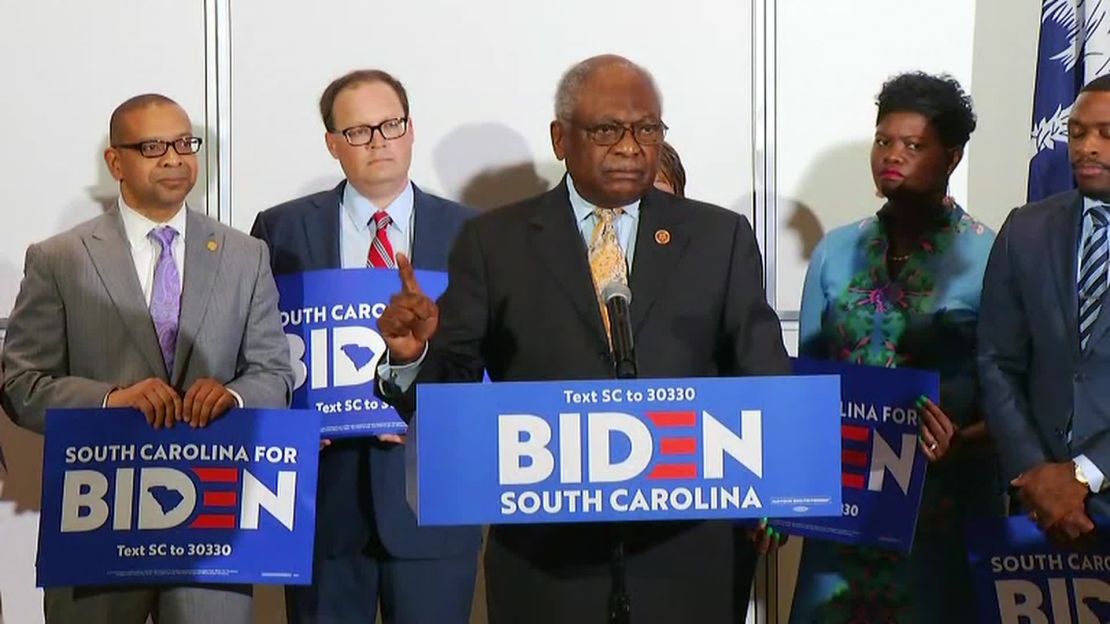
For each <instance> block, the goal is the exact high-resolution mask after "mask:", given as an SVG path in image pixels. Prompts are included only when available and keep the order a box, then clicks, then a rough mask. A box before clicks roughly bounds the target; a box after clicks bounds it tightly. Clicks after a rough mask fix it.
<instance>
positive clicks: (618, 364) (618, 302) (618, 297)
mask: <svg viewBox="0 0 1110 624" xmlns="http://www.w3.org/2000/svg"><path fill="white" fill-rule="evenodd" d="M601 298H602V300H603V301H604V302H605V310H606V311H607V312H608V313H609V335H610V336H611V342H612V347H613V369H614V371H615V372H616V375H617V379H635V378H636V377H637V376H638V371H637V366H636V347H635V345H633V343H632V316H631V309H632V291H631V290H629V289H628V286H625V285H624V284H622V283H620V282H616V281H613V282H609V283H608V284H606V285H605V287H604V288H602V289H601Z"/></svg>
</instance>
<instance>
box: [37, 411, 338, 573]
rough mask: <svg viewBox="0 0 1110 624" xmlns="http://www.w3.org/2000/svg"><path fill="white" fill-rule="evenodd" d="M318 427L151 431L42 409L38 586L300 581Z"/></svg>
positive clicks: (121, 419) (230, 419) (118, 416)
mask: <svg viewBox="0 0 1110 624" xmlns="http://www.w3.org/2000/svg"><path fill="white" fill-rule="evenodd" d="M319 427H320V420H319V416H318V415H317V414H316V413H314V412H309V411H292V410H242V409H236V410H232V411H230V412H228V413H227V414H226V415H224V417H223V418H220V419H218V420H216V421H215V422H213V423H211V424H210V425H209V426H208V427H206V428H204V429H194V428H191V427H189V426H187V425H178V426H176V427H174V428H172V429H163V430H158V431H156V430H154V429H153V428H152V427H151V426H150V425H148V424H147V422H146V420H145V419H144V418H143V415H142V414H141V413H139V412H138V411H136V410H130V409H110V410H51V411H50V412H48V414H47V419H46V443H45V448H44V453H43V456H44V457H43V494H42V501H43V507H42V518H41V521H40V524H39V532H40V535H39V559H38V583H39V585H40V586H42V587H56V586H68V585H73V586H81V585H110V584H120V583H181V582H202V583H282V584H306V583H308V582H310V581H311V578H312V543H313V539H312V538H313V529H314V528H315V507H314V503H315V500H316V496H315V492H316V469H317V457H318V455H319V440H320V433H319Z"/></svg>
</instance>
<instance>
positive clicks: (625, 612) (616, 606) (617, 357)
mask: <svg viewBox="0 0 1110 624" xmlns="http://www.w3.org/2000/svg"><path fill="white" fill-rule="evenodd" d="M622 320H623V321H624V322H627V317H626V318H625V319H622ZM622 346H624V347H631V345H630V344H629V345H622ZM621 350H622V351H630V349H621ZM613 368H614V373H615V374H616V378H617V379H636V378H637V377H638V376H639V374H638V371H637V366H636V360H635V356H634V355H633V354H632V353H629V352H625V353H622V354H618V353H617V349H614V351H613ZM611 530H612V538H613V552H612V556H611V558H610V567H609V573H610V578H611V581H612V587H611V588H610V591H609V624H632V600H631V599H630V598H629V596H628V583H627V578H628V577H627V574H626V571H625V558H624V540H623V539H622V538H621V535H620V525H619V524H617V525H614V526H613V527H612V529H611Z"/></svg>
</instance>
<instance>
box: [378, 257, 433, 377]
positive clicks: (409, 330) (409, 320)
mask: <svg viewBox="0 0 1110 624" xmlns="http://www.w3.org/2000/svg"><path fill="white" fill-rule="evenodd" d="M397 269H398V272H399V273H400V275H401V292H400V293H398V294H396V295H393V298H392V299H390V301H389V305H388V306H386V308H385V311H383V312H382V315H381V317H380V318H379V319H378V332H379V333H380V334H381V336H382V339H383V340H385V345H386V347H387V348H388V349H389V355H390V359H391V361H392V363H394V364H407V363H409V362H412V361H414V360H416V359H417V358H419V357H420V355H421V354H422V353H424V348H425V347H426V346H427V344H428V340H430V339H431V337H432V335H433V334H435V331H436V328H437V327H438V326H439V308H437V307H436V304H435V302H434V301H432V299H431V298H430V297H428V296H427V295H425V294H424V291H423V290H422V289H421V288H420V284H419V283H418V282H417V281H416V274H415V273H414V272H413V269H412V262H410V261H409V259H408V258H407V257H405V255H404V254H397Z"/></svg>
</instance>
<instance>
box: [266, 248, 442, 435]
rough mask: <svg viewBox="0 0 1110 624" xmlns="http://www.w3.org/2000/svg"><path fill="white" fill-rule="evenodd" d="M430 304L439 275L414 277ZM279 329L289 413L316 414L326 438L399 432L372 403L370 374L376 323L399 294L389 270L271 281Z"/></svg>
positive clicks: (401, 426)
mask: <svg viewBox="0 0 1110 624" xmlns="http://www.w3.org/2000/svg"><path fill="white" fill-rule="evenodd" d="M416 278H417V279H418V280H419V281H420V286H421V288H423V289H424V292H425V293H426V294H427V295H428V296H429V297H431V298H432V299H436V298H438V297H439V295H441V294H442V293H443V291H444V290H446V289H447V274H446V273H440V272H436V271H416ZM277 286H278V292H279V293H280V297H281V300H280V302H279V304H278V307H279V308H280V313H281V324H282V326H283V327H284V329H285V336H286V338H288V340H289V351H290V355H291V356H292V360H293V373H294V374H295V376H296V379H295V383H294V389H293V407H295V408H304V409H314V410H317V411H319V412H320V414H321V426H322V428H321V434H322V435H323V436H324V437H326V438H349V437H365V436H371V435H378V434H383V433H402V432H404V431H405V429H406V426H405V423H404V421H402V420H401V417H400V416H399V415H398V414H397V412H396V410H394V409H393V408H392V407H390V406H389V405H388V404H386V403H385V402H384V401H381V400H379V399H378V398H377V397H375V396H374V373H375V371H376V369H377V367H378V361H379V360H380V359H381V357H382V355H383V354H384V353H385V340H383V339H382V337H381V336H380V335H379V334H378V330H377V322H378V317H380V316H381V315H382V312H383V311H384V310H385V307H386V305H387V304H388V303H389V299H390V297H392V296H393V295H394V294H395V293H397V292H398V291H399V290H400V289H401V282H400V278H399V277H398V276H397V271H396V270H394V269H332V270H327V271H309V272H306V273H295V274H290V275H279V276H278V277H277Z"/></svg>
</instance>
